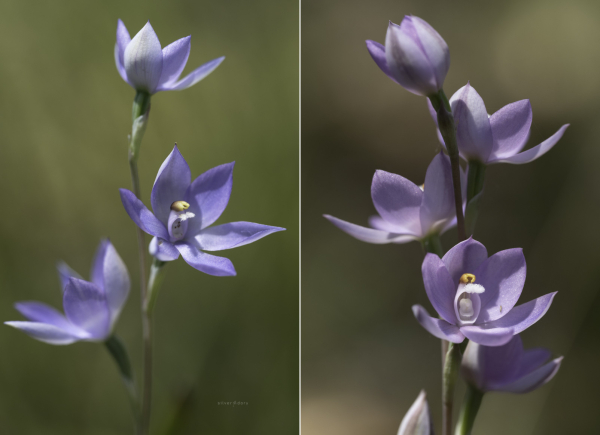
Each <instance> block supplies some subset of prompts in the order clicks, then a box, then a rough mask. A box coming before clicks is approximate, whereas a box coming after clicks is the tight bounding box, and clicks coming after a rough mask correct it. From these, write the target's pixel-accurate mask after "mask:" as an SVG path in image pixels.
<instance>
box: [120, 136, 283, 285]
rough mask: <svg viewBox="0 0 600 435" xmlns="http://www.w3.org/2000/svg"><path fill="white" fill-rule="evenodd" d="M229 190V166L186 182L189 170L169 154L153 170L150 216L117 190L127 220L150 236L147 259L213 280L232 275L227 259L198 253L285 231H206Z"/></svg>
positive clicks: (237, 226) (231, 226)
mask: <svg viewBox="0 0 600 435" xmlns="http://www.w3.org/2000/svg"><path fill="white" fill-rule="evenodd" d="M232 184H233V163H227V164H224V165H221V166H217V167H216V168H212V169H210V170H208V171H206V172H205V173H204V174H202V175H200V176H199V177H198V178H196V179H195V180H194V181H191V172H190V167H189V166H188V164H187V162H186V161H185V159H184V158H183V156H182V155H181V153H180V152H179V149H178V148H177V146H175V148H173V151H172V152H171V154H169V157H167V159H166V160H165V161H164V162H163V164H162V166H161V167H160V169H159V170H158V175H157V176H156V180H155V181H154V186H153V187H152V195H151V197H150V201H151V203H152V210H153V211H154V213H152V212H151V211H150V210H148V209H147V208H146V206H145V205H144V204H143V203H142V201H140V200H139V199H138V198H137V197H136V196H135V195H134V194H133V193H132V192H131V191H129V190H127V189H120V191H121V201H122V202H123V206H124V207H125V211H126V212H127V214H128V215H129V217H130V218H131V219H132V220H133V222H135V224H136V225H137V226H138V227H140V228H141V229H142V230H143V231H145V232H146V233H148V234H150V235H151V236H154V238H153V239H152V241H151V242H150V254H152V255H153V256H154V257H156V258H157V259H158V260H160V261H173V260H176V259H177V258H179V255H180V254H181V256H182V257H183V259H184V260H185V261H186V262H187V263H188V264H189V265H190V266H192V267H193V268H195V269H198V270H199V271H201V272H204V273H207V274H209V275H215V276H232V275H235V268H234V267H233V264H232V263H231V261H229V259H228V258H224V257H217V256H215V255H211V254H207V253H206V252H204V251H222V250H224V249H231V248H236V247H238V246H243V245H247V244H248V243H252V242H254V241H256V240H258V239H262V238H263V237H265V236H267V235H269V234H271V233H274V232H276V231H283V230H285V228H280V227H272V226H269V225H261V224H255V223H252V222H231V223H228V224H222V225H217V226H214V227H210V225H212V224H213V223H214V222H215V221H216V220H217V219H218V218H219V216H221V213H223V211H224V210H225V207H227V203H228V202H229V196H230V195H231V186H232Z"/></svg>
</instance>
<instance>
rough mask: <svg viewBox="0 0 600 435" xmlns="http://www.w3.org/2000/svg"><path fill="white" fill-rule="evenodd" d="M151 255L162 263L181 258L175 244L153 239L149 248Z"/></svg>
mask: <svg viewBox="0 0 600 435" xmlns="http://www.w3.org/2000/svg"><path fill="white" fill-rule="evenodd" d="M148 251H149V252H150V255H152V256H153V257H156V258H157V259H158V260H160V261H173V260H177V259H178V258H179V251H178V250H177V248H176V247H175V245H174V244H172V243H170V242H168V241H166V240H162V239H158V238H156V237H153V238H152V240H151V241H150V246H149V247H148Z"/></svg>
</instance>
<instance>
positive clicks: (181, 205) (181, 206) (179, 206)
mask: <svg viewBox="0 0 600 435" xmlns="http://www.w3.org/2000/svg"><path fill="white" fill-rule="evenodd" d="M188 208H190V205H189V204H188V203H187V202H185V201H175V202H174V203H173V204H171V210H173V211H183V210H187V209H188Z"/></svg>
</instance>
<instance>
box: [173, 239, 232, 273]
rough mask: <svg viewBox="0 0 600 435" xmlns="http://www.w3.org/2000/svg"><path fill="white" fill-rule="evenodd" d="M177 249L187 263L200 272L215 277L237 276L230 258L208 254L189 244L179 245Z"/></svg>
mask: <svg viewBox="0 0 600 435" xmlns="http://www.w3.org/2000/svg"><path fill="white" fill-rule="evenodd" d="M175 247H176V248H177V249H178V250H179V252H180V253H181V256H182V257H183V259H184V260H185V262H186V263H187V264H189V265H190V266H192V267H193V268H194V269H198V270H199V271H200V272H204V273H207V274H209V275H213V276H235V275H236V272H235V268H234V267H233V264H232V263H231V261H230V260H229V259H228V258H225V257H217V256H216V255H211V254H207V253H205V252H202V251H200V250H199V249H198V248H197V247H196V246H193V245H191V244H189V243H177V244H176V245H175Z"/></svg>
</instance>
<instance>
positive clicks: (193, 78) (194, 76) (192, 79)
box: [159, 56, 225, 91]
mask: <svg viewBox="0 0 600 435" xmlns="http://www.w3.org/2000/svg"><path fill="white" fill-rule="evenodd" d="M224 60H225V56H222V57H218V58H217V59H213V60H211V61H209V62H206V63H205V64H204V65H202V66H200V67H198V68H196V69H195V70H194V71H192V72H191V73H189V74H188V75H187V76H185V77H184V78H182V79H181V80H179V81H178V82H175V83H166V84H164V85H162V86H161V87H160V89H159V91H181V90H183V89H186V88H189V87H190V86H193V85H195V84H196V83H198V82H199V81H200V80H202V79H204V78H205V77H206V76H207V75H209V74H210V73H211V72H213V71H214V70H215V69H216V68H217V67H218V66H219V65H220V64H221V62H223V61H224Z"/></svg>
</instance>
